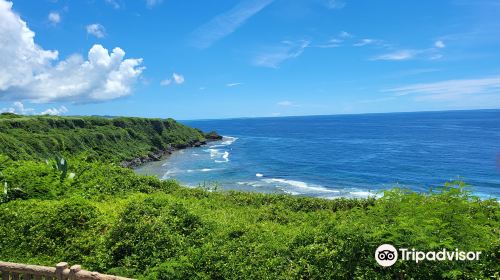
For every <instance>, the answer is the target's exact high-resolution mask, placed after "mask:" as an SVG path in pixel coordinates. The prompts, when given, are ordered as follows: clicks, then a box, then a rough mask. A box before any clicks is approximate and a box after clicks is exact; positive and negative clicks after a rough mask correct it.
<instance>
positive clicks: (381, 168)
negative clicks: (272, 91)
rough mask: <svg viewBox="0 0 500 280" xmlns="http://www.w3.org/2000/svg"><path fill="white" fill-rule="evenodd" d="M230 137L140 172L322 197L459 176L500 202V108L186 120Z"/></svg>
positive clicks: (428, 184) (431, 184)
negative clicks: (499, 199)
mask: <svg viewBox="0 0 500 280" xmlns="http://www.w3.org/2000/svg"><path fill="white" fill-rule="evenodd" d="M183 123H185V124H186V125H189V126H193V127H196V128H199V129H201V130H203V131H211V130H215V131H217V132H218V133H219V134H221V135H224V139H223V140H222V141H218V142H211V143H209V144H208V145H206V146H202V147H199V148H188V149H184V150H180V151H176V152H174V153H173V154H172V155H171V156H170V157H169V158H167V159H165V160H163V161H159V162H152V163H148V164H145V165H144V166H141V167H139V168H137V169H136V172H137V173H139V174H148V175H155V176H158V177H159V178H162V179H176V180H178V181H180V182H181V183H183V184H184V185H187V186H193V187H196V186H200V185H204V186H208V187H214V186H217V187H218V188H222V189H234V190H243V191H255V192H266V193H287V194H292V195H303V196H312V197H321V198H336V197H367V196H378V195H381V192H382V191H383V190H386V189H390V188H393V187H400V188H408V189H411V190H414V191H418V192H427V191H429V190H430V189H435V188H436V187H439V186H442V185H443V184H444V183H445V182H446V181H450V180H457V179H460V180H463V181H465V182H466V183H467V184H469V185H470V190H471V191H472V192H473V193H474V194H475V195H477V196H480V197H482V198H497V199H498V198H500V110H476V111H446V112H418V113H387V114H363V115H332V116H305V117H276V118H243V119H224V120H199V121H183Z"/></svg>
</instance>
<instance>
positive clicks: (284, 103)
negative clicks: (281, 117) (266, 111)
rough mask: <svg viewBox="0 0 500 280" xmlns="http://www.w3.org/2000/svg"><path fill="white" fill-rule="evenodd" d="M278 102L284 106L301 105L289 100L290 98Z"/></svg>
mask: <svg viewBox="0 0 500 280" xmlns="http://www.w3.org/2000/svg"><path fill="white" fill-rule="evenodd" d="M276 104H277V105H278V106H283V107H299V105H297V104H295V103H293V102H292V101H288V100H285V101H280V102H278V103H276Z"/></svg>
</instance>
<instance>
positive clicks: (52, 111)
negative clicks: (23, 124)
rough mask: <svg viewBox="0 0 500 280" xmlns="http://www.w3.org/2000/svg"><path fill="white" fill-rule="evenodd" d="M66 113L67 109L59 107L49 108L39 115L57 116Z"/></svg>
mask: <svg viewBox="0 0 500 280" xmlns="http://www.w3.org/2000/svg"><path fill="white" fill-rule="evenodd" d="M67 112H68V108H66V107H64V106H61V107H59V108H50V109H47V110H45V111H43V112H41V113H40V115H51V116H59V115H62V114H64V113H67Z"/></svg>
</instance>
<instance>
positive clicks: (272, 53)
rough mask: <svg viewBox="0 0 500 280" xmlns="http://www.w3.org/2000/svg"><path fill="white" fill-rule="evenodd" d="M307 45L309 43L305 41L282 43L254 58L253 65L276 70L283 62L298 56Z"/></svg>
mask: <svg viewBox="0 0 500 280" xmlns="http://www.w3.org/2000/svg"><path fill="white" fill-rule="evenodd" d="M309 44H310V42H309V41H305V40H301V41H297V42H291V41H283V42H282V44H281V45H280V46H277V47H274V48H271V49H269V50H268V51H266V52H264V53H261V54H259V55H258V56H256V57H255V58H254V60H253V63H254V64H255V65H257V66H262V67H269V68H278V67H279V65H280V64H281V63H282V62H284V61H285V60H288V59H292V58H296V57H298V56H300V55H301V54H302V53H303V52H304V50H305V49H306V48H307V47H308V46H309Z"/></svg>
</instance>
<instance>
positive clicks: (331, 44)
mask: <svg viewBox="0 0 500 280" xmlns="http://www.w3.org/2000/svg"><path fill="white" fill-rule="evenodd" d="M342 42H343V40H341V39H335V38H334V39H330V40H328V42H327V43H325V44H322V45H317V46H316V47H318V48H337V47H340V46H341V44H342Z"/></svg>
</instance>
